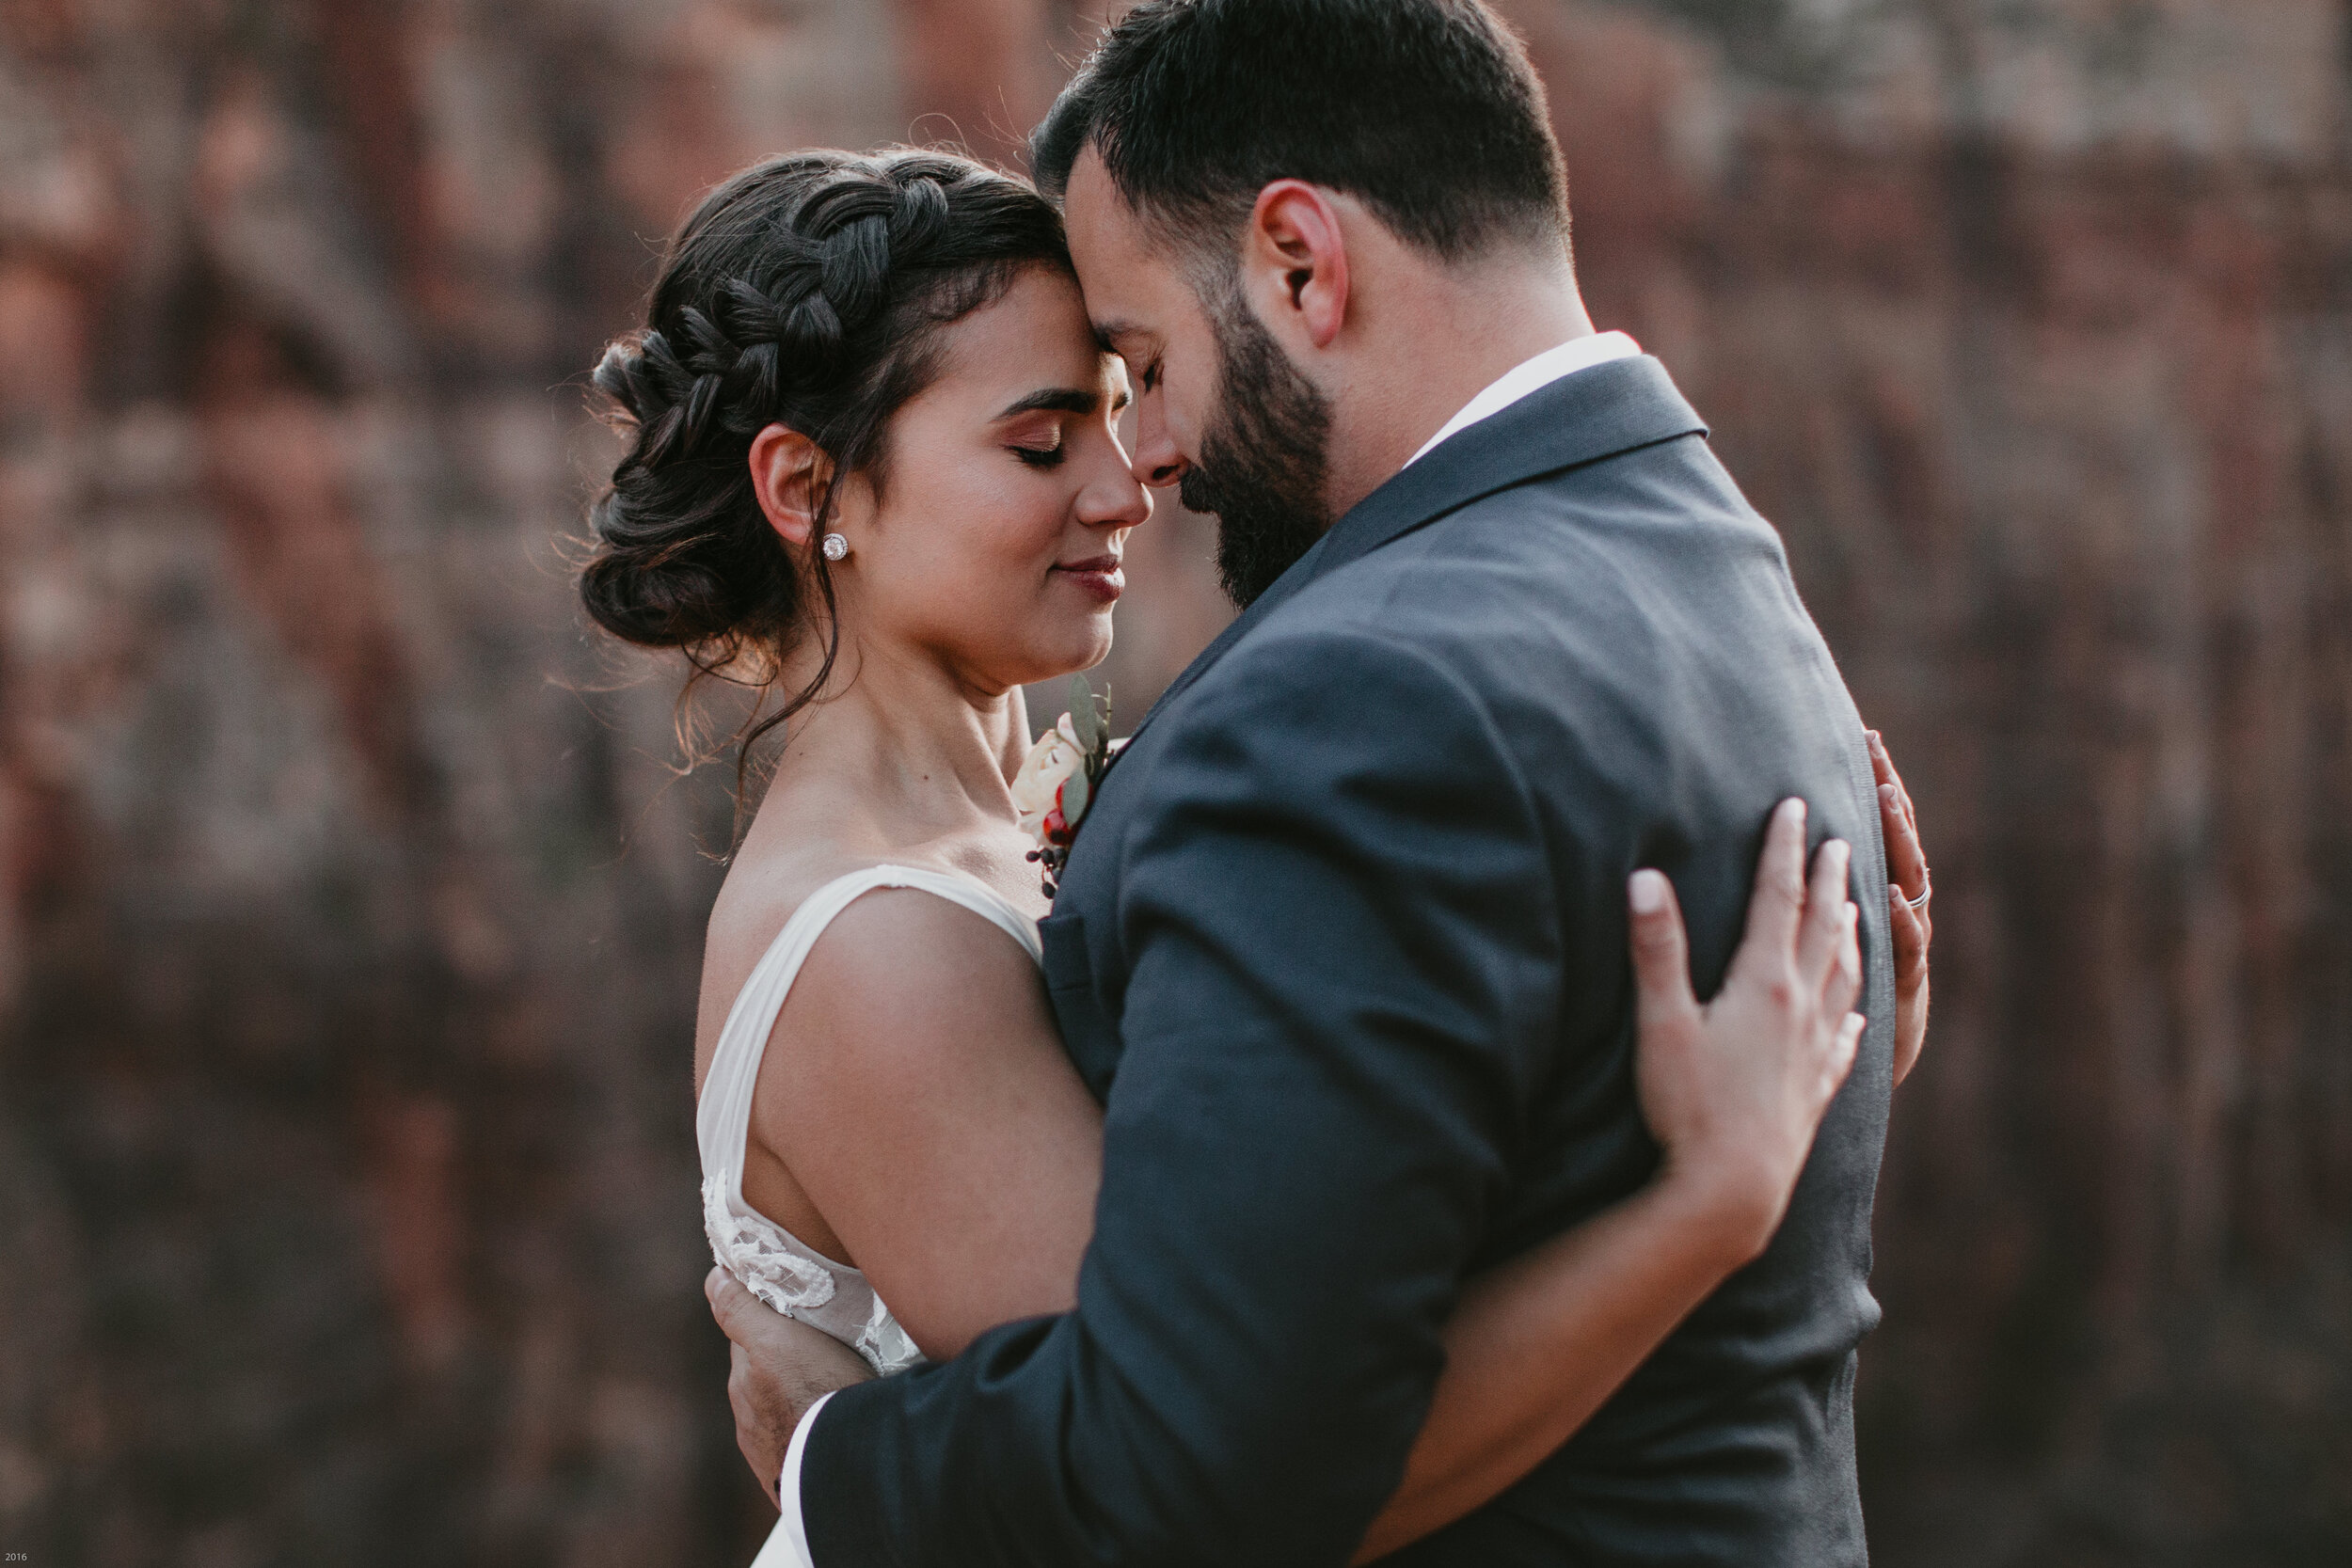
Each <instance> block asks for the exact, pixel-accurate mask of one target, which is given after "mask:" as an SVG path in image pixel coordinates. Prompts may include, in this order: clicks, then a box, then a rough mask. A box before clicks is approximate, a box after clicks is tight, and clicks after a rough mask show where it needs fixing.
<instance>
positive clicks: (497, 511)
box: [0, 0, 2352, 1568]
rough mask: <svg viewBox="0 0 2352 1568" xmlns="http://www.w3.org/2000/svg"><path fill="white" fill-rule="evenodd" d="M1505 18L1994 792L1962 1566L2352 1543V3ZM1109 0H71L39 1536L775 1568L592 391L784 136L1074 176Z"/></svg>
mask: <svg viewBox="0 0 2352 1568" xmlns="http://www.w3.org/2000/svg"><path fill="white" fill-rule="evenodd" d="M1508 8H1509V10H1510V12H1511V14H1512V15H1513V17H1514V18H1515V19H1516V20H1517V21H1518V24H1520V25H1521V26H1522V27H1523V28H1524V29H1525V30H1526V32H1527V33H1528V35H1529V37H1530V40H1531V43H1532V44H1533V46H1534V50H1535V53H1536V55H1537V57H1538V60H1539V63H1540V64H1541V66H1542V67H1543V69H1544V71H1546V74H1547V77H1548V79H1549V82H1550V84H1551V87H1552V92H1553V106H1554V109H1555V112H1556V115H1557V118H1558V119H1559V123H1560V126H1561V129H1562V132H1563V135H1564V138H1565V142H1566V145H1567V149H1568V155H1569V159H1570V164H1571V173H1572V178H1573V180H1574V183H1575V195H1576V205H1577V213H1578V249H1579V257H1580V262H1581V269H1582V272H1583V275H1584V277H1585V281H1586V286H1587V290H1588V293H1589V295H1590V297H1591V300H1592V303H1593V305H1594V309H1595V313H1596V315H1597V318H1598V319H1599V320H1600V321H1601V323H1602V325H1611V326H1624V327H1627V328H1629V329H1630V330H1632V331H1633V332H1635V333H1636V334H1637V335H1638V336H1639V337H1641V338H1642V339H1643V341H1644V342H1645V344H1646V345H1647V346H1649V347H1650V348H1652V349H1653V350H1655V351H1657V352H1659V353H1661V355H1663V356H1665V358H1666V360H1667V362H1668V364H1669V365H1670V366H1671V367H1672V368H1673V369H1674V370H1675V372H1677V375H1678V376H1679V377H1680V378H1681V379H1682V380H1683V382H1684V385H1685V386H1686V388H1688V389H1689V390H1690V391H1691V392H1692V397H1693V399H1694V401H1695V402H1696V403H1697V404H1699V406H1700V408H1701V409H1702V411H1703V412H1705V413H1706V414H1707V415H1708V417H1709V419H1710V420H1712V421H1713V422H1714V424H1715V427H1716V442H1717V445H1718V448H1719V450H1721V451H1723V452H1724V455H1725V457H1726V459H1727V460H1728V461H1729V462H1730V464H1731V466H1732V467H1733V469H1734V471H1735V473H1737V474H1738V475H1739V477H1740V480H1741V481H1742V483H1745V484H1746V485H1747V486H1748V487H1749V489H1750V491H1751V493H1752V494H1753V495H1754V496H1755V498H1756V500H1757V501H1758V503H1759V504H1760V505H1761V506H1762V507H1763V508H1764V509H1765V511H1766V512H1767V514H1768V515H1772V517H1773V518H1774V519H1775V520H1776V521H1777V522H1778V523H1779V524H1780V525H1781V526H1782V528H1783V530H1784V531H1785V532H1786V533H1787V534H1788V539H1789V544H1790V548H1791V552H1792V555H1793V558H1794V560H1795V562H1796V566H1797V571H1798V576H1799V579H1800V582H1801V584H1802V585H1803V586H1804V589H1805V591H1806V593H1807V595H1808V597H1809V599H1810V601H1811V602H1812V604H1813V605H1814V607H1815V610H1816V612H1817V613H1818V614H1819V615H1820V618H1821V620H1822V622H1823V624H1824V626H1825V629H1826V630H1827V631H1828V633H1829V636H1830V640H1831V641H1832V644H1833V646H1835V647H1836V650H1837V651H1838V653H1839V655H1840V657H1841V658H1842V660H1843V661H1844V665H1845V668H1846V671H1847V673H1848V675H1849V678H1850V679H1851V681H1852V683H1853V685H1854V687H1855V689H1856V691H1857V695H1858V696H1859V697H1860V699H1861V701H1862V704H1863V706H1864V710H1865V712H1866V713H1867V714H1868V715H1870V716H1871V718H1872V719H1873V720H1874V721H1877V722H1879V723H1881V724H1882V725H1883V727H1884V728H1885V729H1886V730H1887V731H1888V733H1889V735H1890V736H1891V737H1892V738H1893V740H1894V742H1895V744H1896V746H1897V748H1898V752H1899V756H1900V757H1901V758H1902V759H1903V761H1904V763H1905V764H1906V767H1907V768H1908V769H1909V771H1910V773H1911V775H1912V778H1913V782H1914V786H1915V791H1916V793H1917V794H1918V796H1919V799H1920V803H1921V808H1922V810H1923V812H1924V813H1925V815H1926V817H1927V821H1928V827H1929V830H1930V833H1931V847H1933V849H1934V851H1935V856H1936V862H1937V872H1938V890H1939V898H1938V913H1939V917H1940V926H1939V931H1938V937H1939V983H1938V1022H1937V1028H1936V1034H1935V1038H1934V1040H1933V1043H1932V1046H1931V1052H1932V1054H1931V1057H1930V1059H1929V1061H1928V1064H1927V1065H1926V1066H1925V1067H1924V1068H1923V1069H1921V1073H1920V1076H1919V1078H1918V1079H1917V1080H1916V1081H1915V1084H1914V1085H1912V1086H1911V1087H1909V1088H1907V1089H1906V1091H1905V1095H1904V1099H1903V1101H1902V1102H1901V1104H1900V1105H1899V1108H1898V1113H1897V1118H1896V1129H1895V1147H1894V1149H1893V1157H1892V1159H1891V1161H1890V1164H1889V1166H1888V1171H1887V1177H1886V1180H1885V1184H1884V1186H1883V1192H1882V1219H1881V1223H1880V1227H1879V1229H1880V1237H1881V1244H1882V1259H1883V1262H1882V1268H1881V1270H1880V1275H1879V1283H1880V1291H1881V1294H1882V1296H1883V1299H1884V1300H1885V1302H1886V1305H1887V1307H1888V1321H1887V1324H1886V1327H1885V1328H1884V1329H1883V1331H1882V1333H1881V1334H1880V1336H1879V1337H1878V1338H1876V1339H1874V1340H1873V1341H1872V1342H1871V1344H1870V1345H1869V1346H1868V1347H1867V1351H1866V1362H1867V1370H1866V1386H1865V1390H1864V1393H1865V1400H1864V1417H1865V1422H1866V1425H1865V1433H1864V1435H1865V1444H1866V1452H1865V1463H1866V1470H1865V1479H1866V1485H1867V1489H1868V1493H1869V1499H1868V1500H1869V1504H1870V1509H1871V1515H1872V1525H1873V1533H1874V1537H1875V1539H1876V1542H1877V1544H1878V1549H1879V1553H1880V1556H1881V1559H1882V1560H1884V1561H1886V1562H1889V1563H1894V1564H1910V1563H1925V1564H1946V1563H1949V1564H1961V1563H1968V1564H2019V1565H2025V1564H2036V1565H2039V1564H2050V1565H2053V1568H2056V1565H2058V1564H2069V1565H2071V1564H2080V1563H2093V1564H2095V1563H2109V1562H2112V1563H2119V1564H2121V1563H2134V1564H2137V1563H2180V1564H2192V1563H2195V1564H2203V1563H2219V1562H2244V1563H2279V1564H2288V1563H2301V1562H2312V1561H2327V1560H2338V1559H2342V1558H2345V1557H2352V1418H2348V1417H2347V1416H2346V1415H2345V1414H2344V1412H2345V1411H2346V1410H2347V1409H2352V1354H2347V1352H2346V1350H2345V1346H2346V1345H2347V1343H2352V1248H2347V1246H2346V1243H2345V1236H2346V1232H2347V1220H2348V1219H2352V1212H2348V1211H2352V1049H2347V1048H2352V980H2347V976H2352V918H2348V917H2347V909H2346V895H2345V894H2344V886H2345V883H2346V879H2347V877H2352V852H2348V851H2352V832H2348V831H2347V829H2346V827H2345V826H2344V824H2345V823H2346V821H2347V820H2352V751H2348V750H2347V734H2348V733H2352V540H2348V538H2347V531H2348V530H2352V124H2348V123H2347V121H2348V119H2352V111H2348V109H2347V104H2348V103H2352V86H2348V84H2352V63H2348V62H2352V55H2348V54H2347V28H2348V27H2352V23H2347V15H2348V14H2352V12H2348V10H2347V8H2346V7H2345V6H2344V5H2343V4H2341V3H2337V0H2233V3H2231V4H2222V3H2220V0H2074V3H2069V0H1806V3H1798V0H1648V3H1646V4H1641V5H1617V6H1612V5H1603V4H1598V3H1592V0H1511V4H1510V5H1509V7H1508ZM1098 14H1099V9H1098V8H1095V7H1090V6H1086V5H1073V4H1068V3H1056V0H897V3H895V4H885V3H882V0H790V3H787V0H732V3H721V0H634V3H631V4H627V5H624V4H619V3H616V0H510V3H507V4H501V5H492V4H488V3H487V0H400V3H391V4H383V5H358V4H350V3H343V0H203V3H196V0H189V3H183V4H177V5H174V4H167V3H165V0H0V562H5V563H6V568H7V570H6V574H5V577H0V1547H5V1548H7V1549H8V1550H24V1551H27V1552H29V1553H31V1554H32V1558H33V1560H34V1561H35V1562H36V1563H40V1562H54V1563H64V1562H75V1563H80V1562H87V1563H103V1564H108V1565H115V1564H120V1565H124V1568H131V1565H144V1564H149V1563H155V1564H165V1563H169V1564H198V1565H207V1568H234V1565H239V1564H277V1563H287V1564H309V1563H314V1562H337V1563H351V1564H362V1565H364V1564H368V1563H373V1562H379V1561H380V1562H384V1563H388V1564H389V1563H392V1562H399V1563H403V1564H408V1563H418V1562H451V1563H456V1562H496V1563H501V1564H507V1563H515V1564H530V1563H541V1562H545V1563H564V1564H591V1563H601V1562H608V1561H609V1562H614V1563H620V1562H627V1563H631V1564H665V1563H681V1564H682V1563H717V1562H727V1561H741V1560H747V1559H748V1557H749V1555H750V1545H751V1543H752V1542H753V1541H755V1539H756V1537H757V1535H758V1533H759V1531H760V1529H761V1528H762V1527H763V1524H764V1519H763V1513H764V1505H762V1504H761V1503H760V1502H759V1499H758V1498H757V1496H756V1494H755V1493H754V1492H753V1491H752V1489H751V1486H750V1482H749V1481H748V1479H747V1478H746V1477H745V1476H744V1475H743V1474H742V1473H741V1466H740V1465H739V1461H738V1460H737V1458H736V1456H735V1454H734V1450H733V1446H732V1443H731V1441H730V1440H729V1437H728V1433H727V1429H726V1420H725V1413H724V1407H723V1399H722V1397H721V1394H720V1382H721V1380H722V1378H723V1355H722V1354H721V1351H722V1346H721V1343H720V1341H719V1340H718V1339H717V1338H716V1335H715V1331H713V1330H711V1329H710V1328H709V1327H708V1325H707V1322H706V1321H705V1318H704V1314H703V1310H702V1306H701V1302H700V1298H699V1294H698V1292H697V1291H696V1290H695V1281H696V1279H697V1277H698V1276H699V1274H700V1272H701V1267H702V1263H701V1258H702V1243H701V1239H700V1235H699V1232H698V1229H697V1227H696V1219H695V1204H694V1178H693V1169H692V1155H691V1138H690V1135H689V1132H688V1119H689V1113H690V1105H689V1088H688V1076H687V1065H686V1064H687V1056H686V1049H687V1032H688V1029H689V1027H690V1025H689V1022H688V1021H689V1020H690V1019H691V998H692V991H693V974H694V966H695V963H696V960H697V958H698V954H699V938H700V927H701V922H702V919H703V915H704V911H705V910H706V908H707V899H708V896H709V895H710V892H711V890H712V888H713V886H714V885H715V880H716V876H717V871H716V868H715V866H714V865H713V864H712V863H711V862H710V861H709V860H708V859H707V857H706V856H705V855H704V854H703V853H702V850H703V849H704V848H708V849H717V848H721V847H723V845H724V843H725V840H726V836H727V832H728V823H729V817H728V803H727V801H726V800H725V796H724V791H723V782H722V781H720V780H717V779H714V778H709V777H696V778H692V779H688V780H684V781H680V780H676V779H674V778H673V777H672V776H671V774H670V773H669V771H668V770H667V768H666V764H667V763H668V762H670V761H671V760H672V759H673V758H674V757H675V747H674V745H673V743H672V740H671V736H670V719H671V715H670V707H669V692H670V690H671V682H670V681H669V680H668V678H667V677H666V676H665V675H664V674H662V673H660V672H658V671H657V672H654V673H652V676H651V678H650V679H637V680H634V682H633V684H632V677H633V676H637V675H642V674H644V673H646V672H645V671H644V667H642V666H630V665H628V664H625V663H616V662H615V661H614V660H612V658H611V657H608V656H607V654H606V653H605V652H604V650H602V649H600V648H599V647H598V646H597V645H596V642H595V641H594V640H592V639H590V638H588V637H587V636H586V635H584V633H583V632H582V631H581V629H580V625H579V622H578V619H577V617H576V616H575V614H574V612H573V610H572V609H571V606H570V602H569V598H568V593H567V589H566V586H565V582H564V573H563V568H562V562H561V556H560V551H559V547H558V544H559V541H560V539H561V538H562V537H563V536H564V535H565V534H566V533H568V532H569V531H572V530H574V529H575V528H576V526H577V524H576V518H577V515H578V507H579V503H580V499H581V498H582V496H583V495H584V494H585V492H586V490H587V488H588V486H589V485H590V483H592V482H593V478H594V475H595V472H596V467H597V465H598V463H599V462H604V461H609V460H610V455H611V448H610V446H609V444H608V438H607V437H606V436H604V435H603V433H601V432H600V431H598V430H597V429H596V427H595V426H594V425H593V424H592V423H590V422H589V421H588V420H586V419H585V418H584V417H583V415H582V413H581V400H580V386H581V382H582V376H583V372H584V370H585V368H586V367H587V366H588V365H589V364H590V363H592V362H593V359H594V357H595V355H596V350H597V348H598V346H599V345H600V344H601V342H602V341H603V340H604V339H605V338H606V337H608V336H609V335H611V334H612V333H613V332H615V331H617V330H620V329H621V328H623V327H625V326H626V325H628V322H629V320H630V318H631V313H632V310H633V309H634V308H635V307H636V305H637V303H638V300H639V297H640V294H641V292H642V290H643V289H644V285H645V284H646V282H647V281H648V280H649V278H650V276H651V271H652V265H653V256H654V252H655V249H656V247H657V245H658V244H659V241H660V237H661V236H662V235H663V234H664V233H666V232H667V230H669V229H670V227H671V226H672V225H673V224H674V223H675V220H676V219H677V218H678V216H680V215H681V214H682V213H683V211H684V210H685V208H686V206H687V205H688V204H689V203H690V202H691V198H692V197H693V195H694V193H695V192H697V191H698V190H699V189H701V188H702V187H703V186H705V185H706V184H707V182H710V181H712V180H714V179H716V178H718V177H720V176H721V175H723V174H724V173H725V172H726V171H727V170H729V169H730V168H732V167H734V166H739V165H740V164H742V163H744V162H748V161H750V160H751V159H753V158H755V157H756V156H759V155H761V154H763V153H766V152H769V151H772V150H778V149H781V148H785V147H789V146H793V145H800V144H804V143H809V142H829V143H834V144H846V145H866V144H869V143H872V142H877V141H882V140H890V139H898V138H905V137H910V136H912V137H915V138H918V139H927V138H930V137H934V136H940V135H951V134H952V135H961V136H962V137H964V138H965V139H967V140H968V141H970V142H971V143H972V144H973V145H974V146H975V147H976V148H977V149H978V150H982V151H983V152H985V153H989V154H991V155H994V156H999V157H1009V156H1011V155H1012V153H1013V150H1014V149H1015V148H1016V147H1017V142H1018V134H1019V133H1020V132H1021V131H1023V130H1025V127H1026V126H1027V124H1028V123H1029V122H1030V121H1031V120H1032V119H1034V118H1035V116H1036V115H1037V114H1038V113H1039V112H1041V109H1042V107H1043V105H1044V103H1046V102H1047V101H1048V100H1049V98H1050V94H1051V92H1052V90H1053V88H1054V87H1055V86H1056V85H1057V80H1058V77H1059V73H1060V71H1061V69H1062V68H1061V66H1060V64H1059V63H1058V62H1059V61H1061V60H1066V59H1068V58H1071V57H1073V56H1074V55H1077V54H1079V53H1082V52H1083V48H1084V40H1085V38H1086V37H1087V36H1088V31H1089V27H1090V25H1091V24H1092V22H1093V21H1094V19H1095V18H1096V16H1097V15H1098ZM1207 549H1208V536H1207V533H1206V531H1205V530H1204V528H1203V527H1202V526H1201V524H1200V522H1199V520H1198V519H1187V518H1182V517H1179V516H1174V515H1166V514H1164V515H1163V516H1162V517H1161V518H1160V519H1159V520H1158V521H1156V522H1155V523H1154V525H1153V526H1152V528H1151V529H1149V530H1147V531H1144V532H1143V533H1142V534H1140V535H1138V538H1137V542H1136V553H1135V558H1134V559H1135V561H1136V584H1137V586H1136V592H1135V593H1134V594H1131V596H1130V600H1129V602H1128V604H1127V605H1126V606H1124V607H1122V622H1121V628H1120V648H1119V651H1118V653H1117V654H1116V655H1115V656H1114V663H1113V667H1112V669H1111V670H1110V671H1109V672H1108V673H1109V678H1110V679H1111V681H1112V682H1113V684H1114V686H1115V688H1116V689H1117V690H1118V691H1119V693H1120V699H1121V702H1120V705H1121V708H1122V711H1125V712H1127V713H1129V714H1133V713H1135V712H1139V711H1140V706H1141V705H1142V703H1143V702H1144V701H1146V700H1147V699H1148V697H1149V695H1150V694H1151V692H1152V690H1154V689H1156V688H1157V686H1158V684H1159V683H1160V682H1161V681H1163V680H1165V679H1166V677H1167V675H1168V673H1170V672H1171V671H1172V670H1174V669H1175V668H1177V667H1179V666H1180V665H1181V664H1182V663H1183V662H1184V658H1185V657H1188V656H1189V653H1190V652H1191V651H1192V650H1193V649H1194V648H1197V647H1198V646H1199V645H1200V643H1201V642H1202V641H1205V640H1206V639H1207V637H1208V636H1209V635H1211V634H1212V633H1213V632H1214V630H1215V629H1216V626H1217V625H1218V624H1219V622H1220V621H1221V618H1222V614H1223V611H1222V610H1221V608H1220V607H1219V605H1218V604H1217V602H1216V599H1215V596H1214V593H1213V590H1212V579H1211V576H1210V573H1209V572H1208V570H1207V567H1206V561H1205V558H1206V553H1207Z"/></svg>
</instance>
